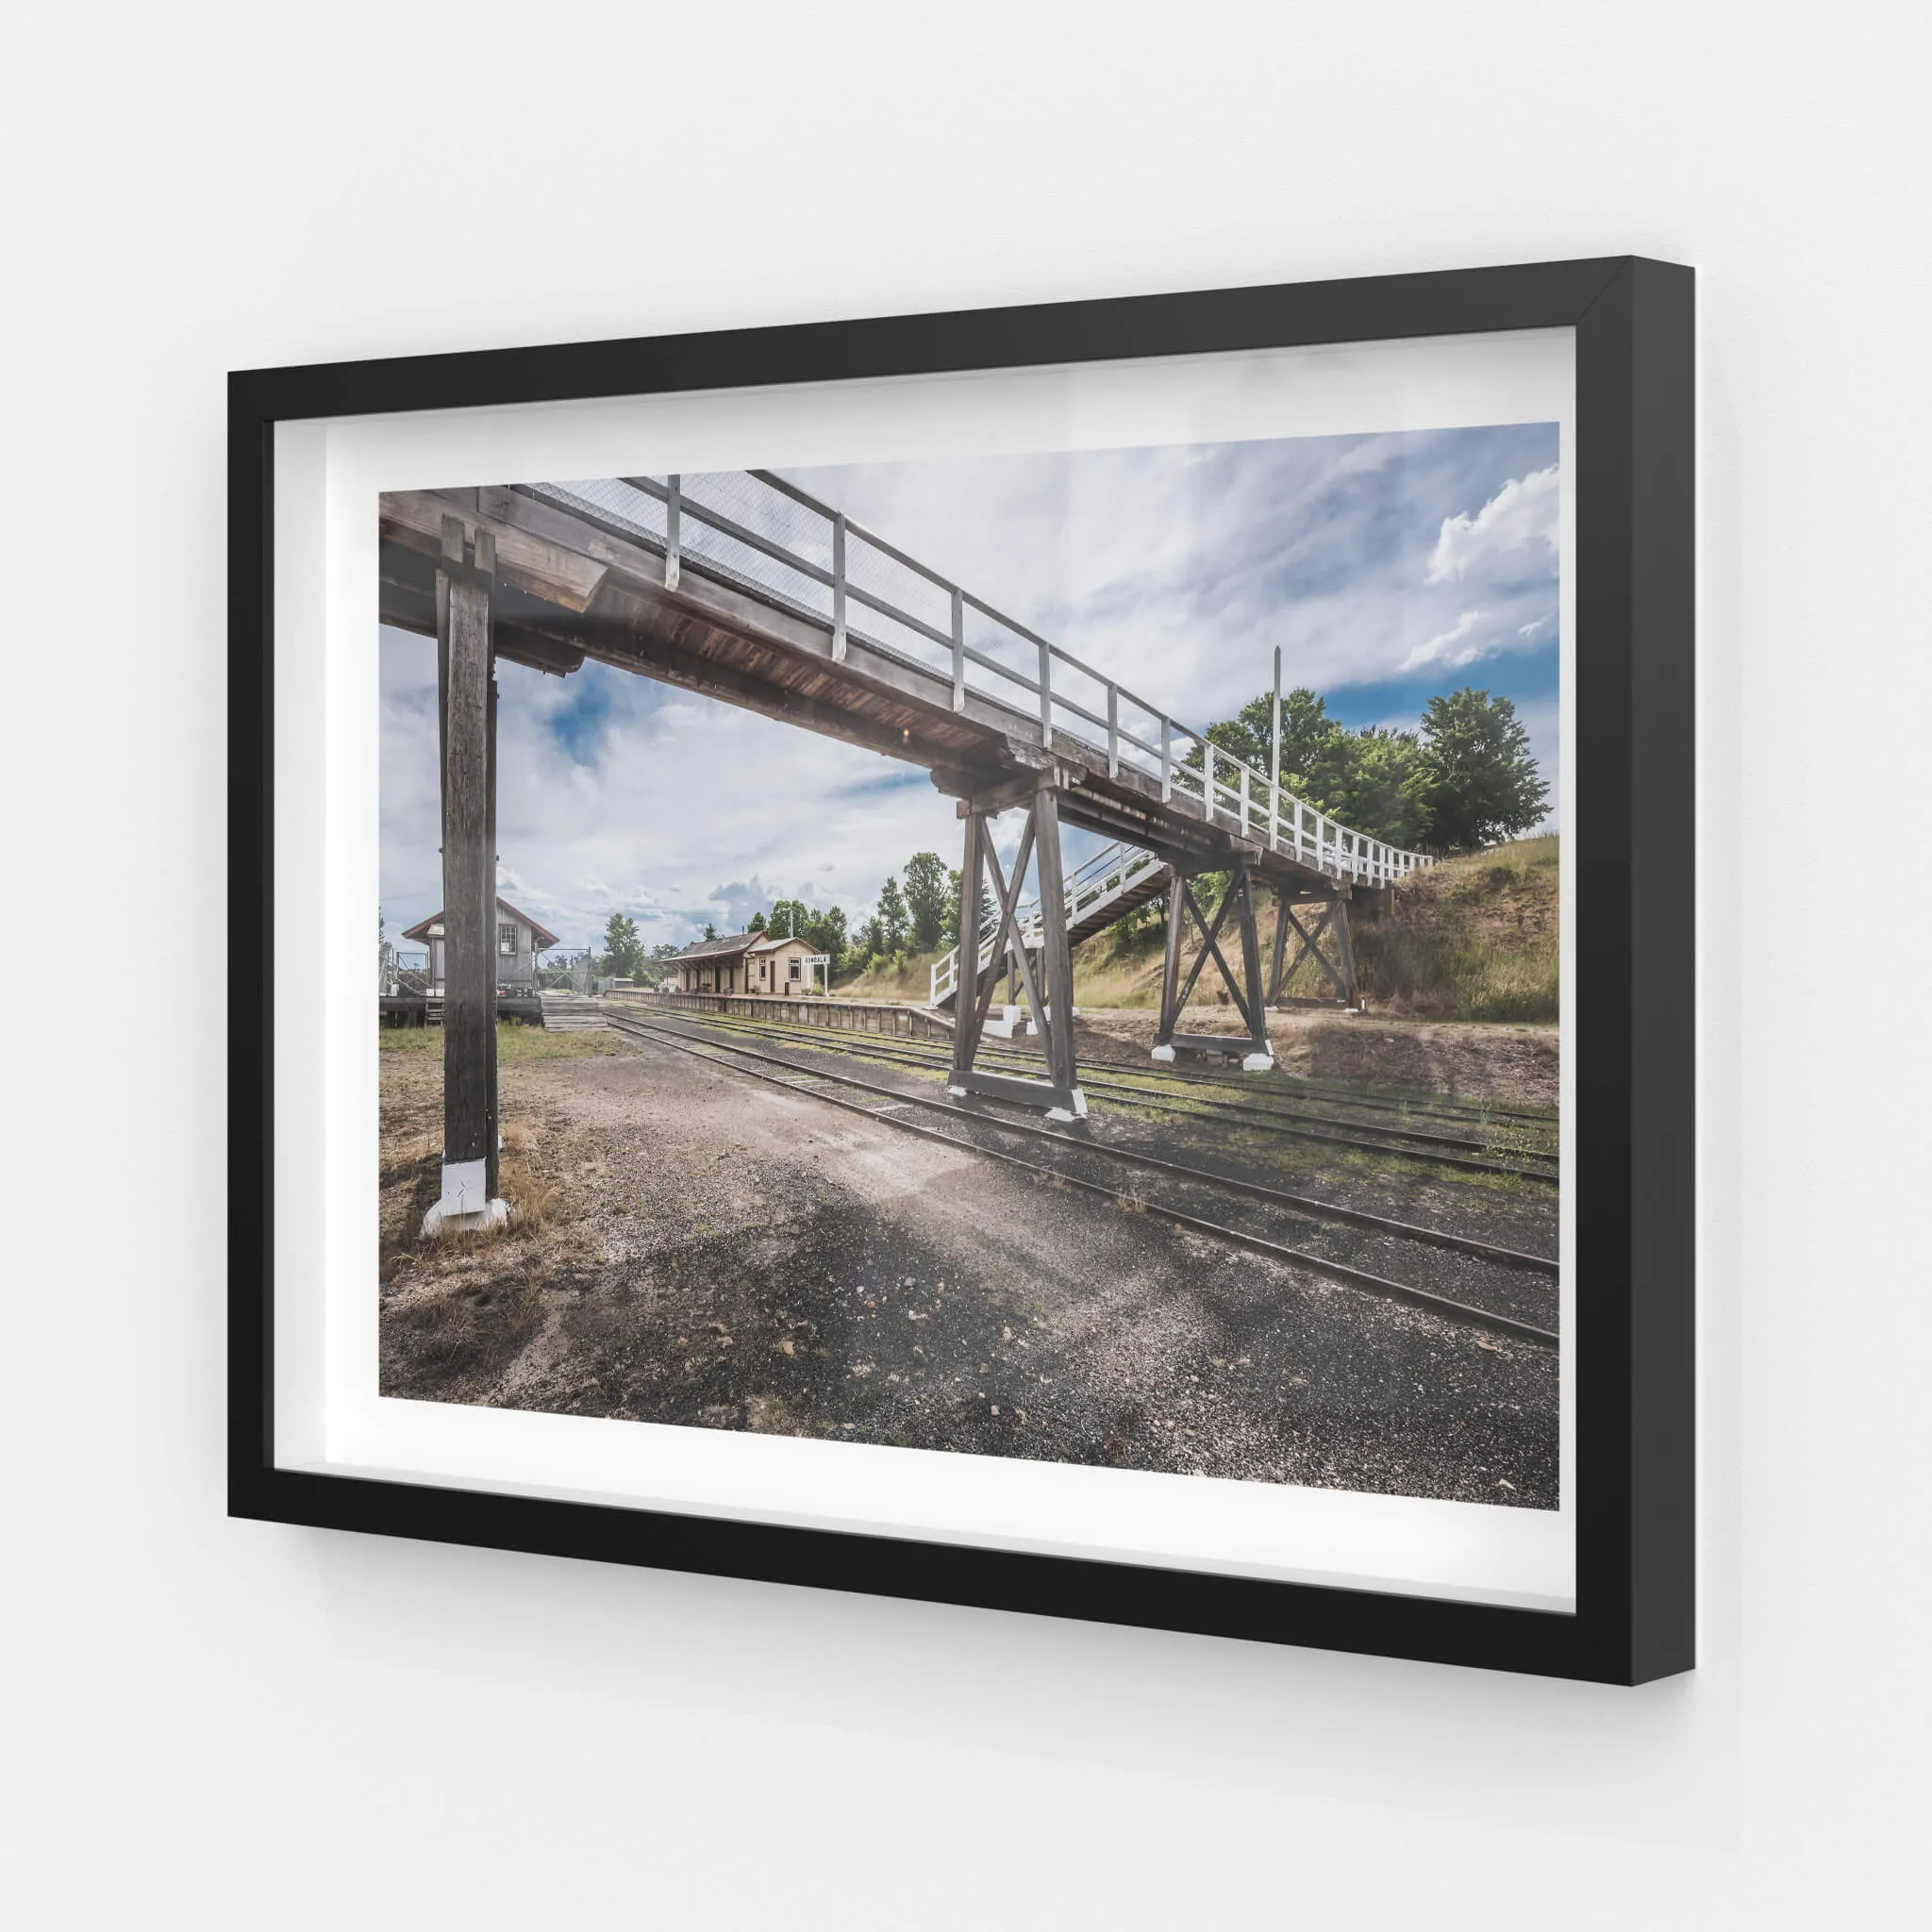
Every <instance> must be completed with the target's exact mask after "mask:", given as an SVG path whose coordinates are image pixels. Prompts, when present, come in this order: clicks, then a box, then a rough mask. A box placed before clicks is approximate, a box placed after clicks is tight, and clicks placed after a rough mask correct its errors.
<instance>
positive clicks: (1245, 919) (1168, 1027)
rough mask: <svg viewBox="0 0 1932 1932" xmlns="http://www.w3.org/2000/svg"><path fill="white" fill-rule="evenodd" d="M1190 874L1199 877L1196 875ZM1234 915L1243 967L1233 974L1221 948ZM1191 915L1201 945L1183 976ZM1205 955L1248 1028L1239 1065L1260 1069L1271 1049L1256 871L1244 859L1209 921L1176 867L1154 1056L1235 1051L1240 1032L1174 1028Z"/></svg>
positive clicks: (1169, 899)
mask: <svg viewBox="0 0 1932 1932" xmlns="http://www.w3.org/2000/svg"><path fill="white" fill-rule="evenodd" d="M1194 876H1196V877H1198V876H1199V874H1195V875H1194ZM1230 913H1232V914H1233V916H1234V919H1235V922H1236V924H1238V926H1239V927H1240V930H1241V972H1240V974H1236V973H1235V971H1234V969H1233V968H1232V967H1231V966H1230V965H1229V964H1228V963H1227V955H1226V954H1225V953H1224V952H1223V951H1222V949H1221V936H1222V933H1223V931H1224V928H1225V927H1226V924H1227V921H1228V916H1229V914H1230ZM1190 917H1191V918H1192V919H1193V922H1194V924H1195V925H1196V926H1197V927H1198V928H1199V930H1200V934H1201V949H1200V951H1199V952H1197V953H1196V954H1195V955H1194V963H1193V965H1192V966H1191V967H1190V968H1189V969H1188V975H1187V978H1186V980H1185V982H1183V981H1182V979H1181V955H1182V953H1183V952H1184V951H1185V950H1186V947H1187V924H1188V920H1189V918H1190ZM1209 959H1212V960H1213V961H1214V964H1215V966H1216V968H1217V969H1218V970H1219V972H1220V974H1221V978H1222V983H1223V984H1224V986H1225V987H1226V989H1227V996H1228V998H1229V999H1231V1000H1232V1001H1233V1002H1234V1006H1235V1010H1236V1011H1237V1012H1238V1013H1239V1014H1240V1015H1241V1024H1243V1025H1245V1026H1246V1028H1247V1029H1248V1032H1247V1041H1246V1044H1247V1051H1246V1053H1245V1054H1243V1055H1242V1056H1241V1065H1242V1067H1243V1068H1244V1069H1245V1070H1246V1071H1247V1072H1249V1073H1262V1072H1265V1071H1266V1070H1267V1069H1268V1068H1270V1067H1272V1066H1273V1065H1274V1049H1273V1048H1272V1047H1271V1046H1270V1045H1269V1044H1268V1010H1267V1006H1266V1003H1265V1002H1264V1000H1263V998H1262V991H1261V935H1260V931H1259V929H1258V926H1257V922H1256V918H1255V874H1254V872H1253V869H1252V868H1251V867H1250V866H1249V864H1248V863H1247V861H1246V860H1245V859H1238V860H1237V861H1236V862H1235V865H1234V868H1233V871H1232V873H1231V874H1230V876H1229V878H1228V886H1227V891H1226V892H1225V894H1224V896H1223V898H1222V901H1221V904H1220V906H1219V907H1218V908H1216V909H1215V914H1214V917H1213V920H1212V921H1211V922H1210V921H1209V920H1208V917H1207V915H1206V914H1205V913H1204V912H1203V911H1202V910H1201V906H1200V902H1199V900H1197V899H1196V898H1195V896H1194V888H1193V884H1192V880H1191V878H1190V877H1188V876H1187V875H1185V874H1182V873H1180V872H1179V871H1176V872H1175V874H1174V883H1173V885H1172V886H1171V887H1170V888H1169V889H1168V895H1167V952H1166V956H1165V958H1164V959H1163V960H1162V963H1161V972H1160V1022H1159V1024H1158V1027H1157V1028H1156V1030H1155V1035H1154V1058H1156V1059H1157V1060H1171V1059H1173V1058H1174V1055H1175V1054H1176V1053H1190V1054H1214V1055H1219V1056H1222V1057H1225V1056H1227V1055H1229V1054H1231V1053H1233V1052H1236V1051H1238V1050H1239V1048H1240V1047H1241V1037H1240V1036H1239V1035H1233V1036H1230V1035H1227V1034H1220V1033H1181V1032H1177V1031H1176V1030H1175V1029H1176V1028H1177V1027H1178V1026H1179V1024H1180V1020H1181V1015H1182V1014H1183V1013H1185V1012H1186V1011H1187V1008H1188V1001H1189V1000H1190V999H1191V997H1192V995H1193V991H1194V986H1195V983H1196V981H1198V980H1199V979H1200V977H1201V970H1202V968H1203V967H1205V966H1206V965H1207V963H1208V960H1209Z"/></svg>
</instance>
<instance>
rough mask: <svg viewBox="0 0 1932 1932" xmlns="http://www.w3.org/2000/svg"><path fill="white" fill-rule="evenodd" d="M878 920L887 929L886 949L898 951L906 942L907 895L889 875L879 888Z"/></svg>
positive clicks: (892, 951)
mask: <svg viewBox="0 0 1932 1932" xmlns="http://www.w3.org/2000/svg"><path fill="white" fill-rule="evenodd" d="M878 920H879V924H880V925H881V926H882V927H883V928H884V931H885V941H886V947H885V949H886V951H887V952H888V953H896V952H897V951H898V950H899V948H900V947H901V946H903V945H904V944H905V943H906V932H907V924H908V914H907V910H906V895H905V894H904V893H903V892H902V891H900V890H899V881H898V880H897V879H895V878H891V877H888V878H887V880H886V882H885V884H884V885H882V886H881V887H880V888H879V909H878Z"/></svg>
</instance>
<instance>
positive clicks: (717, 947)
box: [671, 932, 760, 959]
mask: <svg viewBox="0 0 1932 1932" xmlns="http://www.w3.org/2000/svg"><path fill="white" fill-rule="evenodd" d="M759 937H760V935H759V934H758V933H755V932H730V933H726V934H725V935H724V938H723V939H722V940H693V941H691V944H690V945H688V946H687V947H685V949H684V951H683V952H681V953H673V954H672V956H671V957H672V958H674V959H732V958H737V957H738V955H739V954H741V953H748V952H750V951H751V949H752V946H753V943H754V942H755V941H757V940H758V938H759Z"/></svg>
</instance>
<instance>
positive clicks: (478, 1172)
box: [423, 1160, 509, 1235]
mask: <svg viewBox="0 0 1932 1932" xmlns="http://www.w3.org/2000/svg"><path fill="white" fill-rule="evenodd" d="M485 1168H486V1163H484V1162H483V1161H480V1160H445V1161H444V1162H443V1163H442V1198H441V1200H440V1201H438V1202H437V1204H436V1206H435V1207H433V1208H431V1209H430V1210H429V1212H428V1213H427V1214H425V1216H424V1217H423V1232H424V1233H425V1235H431V1234H437V1233H439V1232H441V1230H443V1229H445V1228H447V1229H449V1230H451V1231H453V1232H458V1233H463V1234H471V1233H476V1234H481V1233H487V1232H488V1231H489V1230H490V1229H491V1228H496V1227H502V1226H504V1225H505V1224H507V1223H508V1220H509V1204H508V1202H507V1201H501V1200H491V1198H490V1197H489V1194H488V1192H487V1191H486V1173H485Z"/></svg>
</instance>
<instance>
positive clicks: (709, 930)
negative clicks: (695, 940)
mask: <svg viewBox="0 0 1932 1932" xmlns="http://www.w3.org/2000/svg"><path fill="white" fill-rule="evenodd" d="M704 937H705V938H706V939H708V940H714V939H716V938H717V937H718V928H717V927H716V926H715V925H713V924H711V922H710V921H709V920H706V921H705V931H704Z"/></svg>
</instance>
